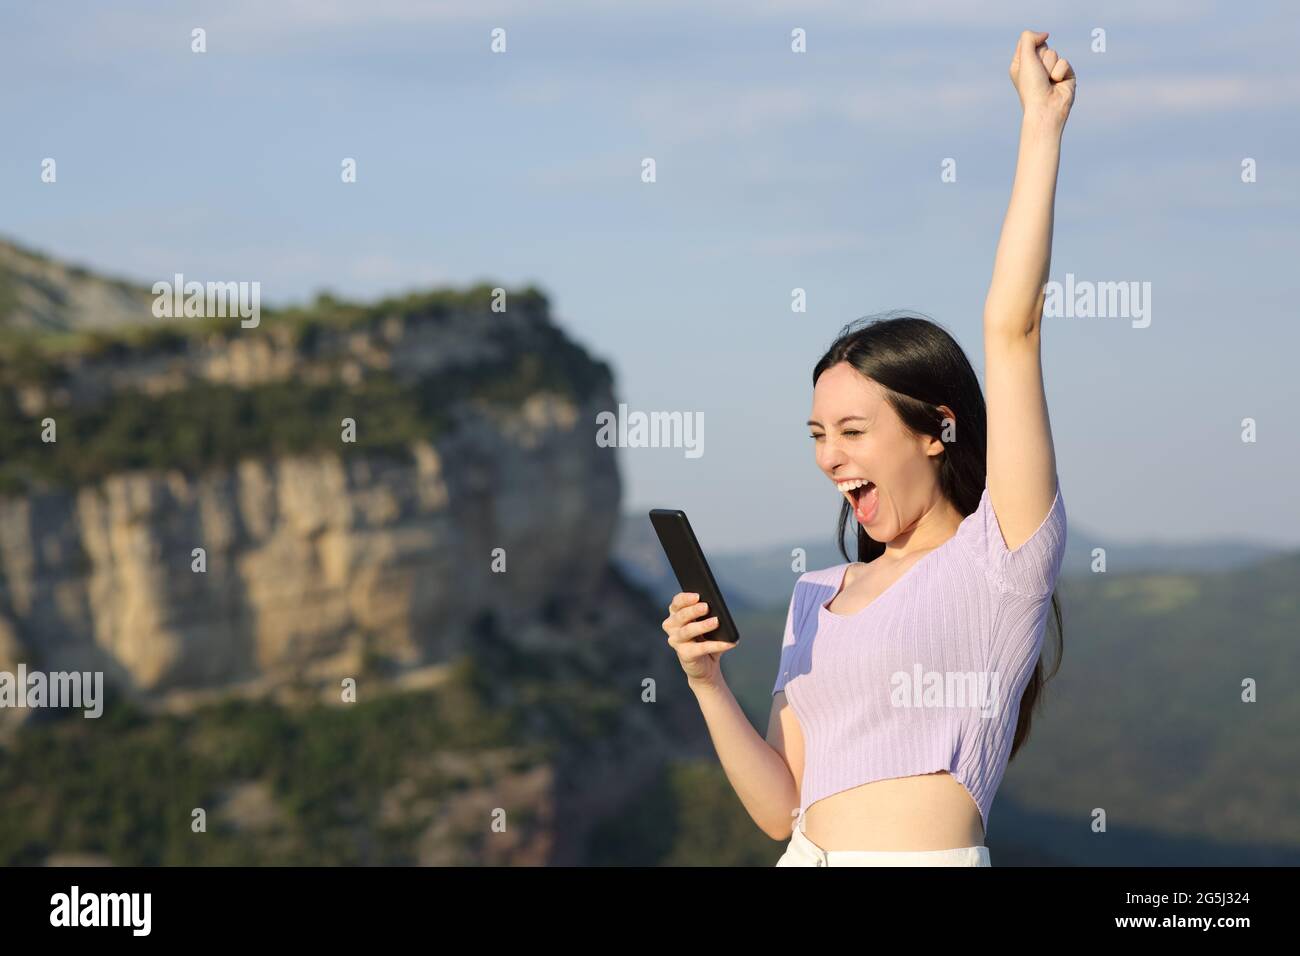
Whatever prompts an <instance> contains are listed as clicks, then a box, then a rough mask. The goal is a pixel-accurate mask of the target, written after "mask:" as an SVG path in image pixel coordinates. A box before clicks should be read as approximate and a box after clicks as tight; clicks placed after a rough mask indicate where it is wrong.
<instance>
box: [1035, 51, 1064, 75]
mask: <svg viewBox="0 0 1300 956" xmlns="http://www.w3.org/2000/svg"><path fill="white" fill-rule="evenodd" d="M1038 58H1039V59H1040V60H1042V61H1043V69H1045V70H1047V72H1048V73H1051V72H1052V68H1053V67H1055V66H1056V62H1057V60H1059V59H1060V57H1059V56H1057V55H1056V51H1055V50H1053V49H1051V48H1050V47H1043V48H1042V49H1041V50H1039V51H1038Z"/></svg>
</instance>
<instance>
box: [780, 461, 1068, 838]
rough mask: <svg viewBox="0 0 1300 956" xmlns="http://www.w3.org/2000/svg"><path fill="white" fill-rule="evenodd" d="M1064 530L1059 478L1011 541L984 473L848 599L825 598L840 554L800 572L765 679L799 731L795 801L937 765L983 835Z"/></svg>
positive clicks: (834, 582) (830, 594)
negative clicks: (870, 591)
mask: <svg viewBox="0 0 1300 956" xmlns="http://www.w3.org/2000/svg"><path fill="white" fill-rule="evenodd" d="M1065 531H1066V527H1065V505H1064V503H1063V502H1062V500H1061V489H1060V482H1059V480H1058V482H1057V488H1056V497H1055V498H1054V499H1053V501H1052V507H1051V510H1050V511H1049V512H1048V514H1047V517H1046V518H1044V519H1043V521H1042V523H1041V524H1040V525H1039V526H1038V529H1037V530H1036V531H1034V533H1033V535H1032V536H1031V537H1030V538H1029V540H1028V541H1026V542H1025V543H1024V544H1023V545H1021V546H1020V547H1019V548H1017V549H1016V550H1015V551H1010V550H1008V548H1007V545H1006V541H1005V539H1004V538H1003V537H1002V529H1001V528H1000V527H999V525H998V523H997V519H996V517H995V516H994V514H993V505H992V502H991V501H990V500H989V491H988V483H987V481H986V482H985V485H984V492H983V494H982V495H981V496H980V502H979V506H978V507H977V508H976V509H975V511H973V512H972V513H971V514H969V515H967V516H966V517H965V518H964V519H963V520H962V522H961V524H960V526H958V528H957V533H956V534H955V535H953V537H951V538H949V539H948V540H947V541H945V542H944V543H943V544H941V545H939V547H937V548H935V549H934V550H933V551H930V552H928V553H927V554H925V555H923V556H922V557H921V558H920V559H918V560H917V561H916V562H915V563H914V564H912V565H911V566H910V567H909V568H908V569H907V570H906V571H904V572H903V575H902V577H900V578H899V579H898V580H897V581H895V582H894V583H893V584H892V585H890V586H889V587H888V588H887V589H886V590H885V591H884V592H883V593H882V594H881V595H880V596H879V597H877V598H876V599H875V600H874V601H872V602H871V603H870V604H868V605H867V606H866V607H865V608H863V609H862V610H861V611H859V612H858V613H856V614H850V615H843V614H838V613H835V612H832V611H829V610H827V609H826V605H827V604H830V603H832V599H833V598H834V597H835V596H836V595H837V594H838V593H839V590H840V587H841V585H842V583H843V579H844V576H845V573H846V571H847V569H848V567H849V565H847V564H838V565H835V566H834V567H830V568H825V569H824V570H821V571H809V572H808V573H807V574H804V575H802V576H801V577H800V578H799V580H798V582H797V583H796V584H795V587H794V595H793V597H792V598H791V600H790V609H789V612H788V613H787V615H786V622H785V641H784V643H783V645H782V647H781V664H780V667H779V669H778V671H777V678H776V684H775V686H774V687H773V688H772V693H773V694H774V695H775V694H776V693H777V692H779V691H782V690H784V691H785V694H786V699H787V701H788V702H789V704H790V706H791V707H793V708H794V713H795V716H796V717H797V718H798V719H799V727H800V730H801V731H802V733H803V740H804V772H803V781H802V784H801V785H800V788H799V793H800V809H801V810H806V809H807V808H808V807H810V806H811V805H812V804H814V803H816V802H817V801H818V800H821V799H822V798H823V797H828V796H830V795H831V794H834V793H839V792H840V791H841V790H847V789H849V788H851V787H857V786H860V785H862V784H864V783H870V782H871V781H873V780H884V779H888V778H891V777H907V776H912V775H914V774H924V773H933V772H935V771H937V770H947V771H948V772H949V773H951V774H952V775H953V777H954V778H955V779H956V780H957V781H958V782H959V783H960V784H961V785H962V786H964V787H965V788H966V790H967V791H968V792H969V793H970V795H971V799H972V800H974V802H975V805H976V806H977V807H978V808H979V812H980V819H981V820H982V821H983V823H984V832H985V835H986V836H987V834H988V825H989V821H988V816H989V808H990V807H991V806H992V804H993V796H994V794H996V793H997V789H998V785H999V784H1000V783H1001V782H1002V775H1003V773H1004V772H1005V771H1006V768H1007V760H1008V758H1009V757H1010V754H1011V740H1012V737H1013V736H1014V734H1015V729H1016V720H1017V717H1018V714H1019V708H1020V696H1021V694H1022V693H1023V692H1024V688H1025V684H1026V683H1027V682H1028V681H1029V678H1030V676H1032V674H1033V671H1034V667H1035V665H1036V664H1037V662H1038V654H1039V651H1040V649H1041V648H1042V642H1043V635H1044V633H1045V631H1046V626H1047V616H1048V614H1049V613H1050V612H1051V598H1052V589H1053V587H1054V586H1055V584H1056V579H1057V576H1058V575H1059V574H1060V570H1061V561H1062V558H1063V557H1064V554H1065Z"/></svg>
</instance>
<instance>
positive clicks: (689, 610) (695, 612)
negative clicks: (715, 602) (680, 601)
mask: <svg viewBox="0 0 1300 956" xmlns="http://www.w3.org/2000/svg"><path fill="white" fill-rule="evenodd" d="M708 609H709V604H708V602H707V601H700V602H699V603H698V604H692V605H690V606H689V607H684V608H682V609H681V610H680V611H678V612H677V613H676V614H674V615H673V618H674V620H676V621H677V623H678V624H689V623H690V622H691V621H693V620H695V619H696V618H697V617H699V616H700V615H701V614H703V613H704V612H705V611H707V610H708Z"/></svg>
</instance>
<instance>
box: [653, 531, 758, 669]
mask: <svg viewBox="0 0 1300 956" xmlns="http://www.w3.org/2000/svg"><path fill="white" fill-rule="evenodd" d="M650 523H651V524H652V525H654V529H655V534H657V535H659V543H660V544H661V545H663V549H664V554H666V555H667V556H668V563H669V564H671V565H672V568H673V573H674V574H676V575H677V583H678V584H679V585H681V589H682V590H683V591H687V592H689V593H692V594H698V595H699V596H700V600H701V601H706V602H707V603H708V605H709V607H708V610H707V611H706V613H705V614H704V616H703V617H700V618H696V620H697V621H704V620H708V619H709V618H711V617H717V619H718V626H717V627H715V628H714V629H713V630H711V631H705V632H704V633H703V634H699V635H697V636H696V637H695V640H697V641H729V642H732V643H739V642H740V633H739V632H738V631H737V630H736V622H735V621H733V620H732V619H731V612H730V611H728V610H727V602H726V601H724V600H723V599H722V591H720V590H719V589H718V582H717V581H716V580H714V578H713V572H712V571H710V570H709V562H708V561H706V560H704V550H703V549H702V548H701V547H700V542H699V541H697V540H696V538H695V532H694V531H692V530H691V523H690V521H688V520H687V518H686V512H685V511H679V510H678V509H676V508H654V509H652V510H651V512H650Z"/></svg>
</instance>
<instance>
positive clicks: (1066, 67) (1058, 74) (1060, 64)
mask: <svg viewBox="0 0 1300 956" xmlns="http://www.w3.org/2000/svg"><path fill="white" fill-rule="evenodd" d="M1067 76H1074V71H1073V70H1072V69H1070V61H1069V60H1065V59H1061V60H1057V61H1056V65H1055V66H1053V67H1052V79H1053V80H1055V81H1056V82H1058V83H1059V82H1061V81H1062V80H1064V79H1065V78H1066V77H1067Z"/></svg>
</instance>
